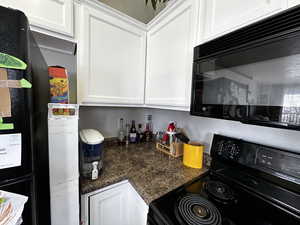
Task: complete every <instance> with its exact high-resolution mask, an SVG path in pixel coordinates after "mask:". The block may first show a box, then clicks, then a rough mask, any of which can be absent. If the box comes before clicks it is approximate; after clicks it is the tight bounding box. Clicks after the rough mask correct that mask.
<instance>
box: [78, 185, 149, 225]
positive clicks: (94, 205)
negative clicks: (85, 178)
mask: <svg viewBox="0 0 300 225" xmlns="http://www.w3.org/2000/svg"><path fill="white" fill-rule="evenodd" d="M147 213H148V206H147V204H146V203H145V202H144V201H143V200H142V198H141V197H140V196H139V195H138V194H137V192H136V191H135V190H134V188H133V187H132V186H131V184H130V183H129V182H128V181H123V182H120V183H118V184H114V185H111V186H109V187H106V188H104V189H101V190H98V191H95V192H92V193H89V194H86V195H83V196H82V213H81V214H82V222H83V225H116V224H118V225H146V223H147Z"/></svg>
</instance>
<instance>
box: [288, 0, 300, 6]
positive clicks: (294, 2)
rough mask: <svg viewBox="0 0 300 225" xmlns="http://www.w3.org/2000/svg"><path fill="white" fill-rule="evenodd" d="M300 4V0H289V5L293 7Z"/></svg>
mask: <svg viewBox="0 0 300 225" xmlns="http://www.w3.org/2000/svg"><path fill="white" fill-rule="evenodd" d="M299 4H300V0H288V7H293V6H296V5H299Z"/></svg>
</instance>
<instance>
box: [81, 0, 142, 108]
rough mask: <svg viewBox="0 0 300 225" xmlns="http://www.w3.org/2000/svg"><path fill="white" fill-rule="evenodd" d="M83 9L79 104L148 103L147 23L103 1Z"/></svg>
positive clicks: (85, 4) (84, 6) (86, 5)
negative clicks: (146, 96) (107, 5)
mask: <svg viewBox="0 0 300 225" xmlns="http://www.w3.org/2000/svg"><path fill="white" fill-rule="evenodd" d="M80 10H81V11H80V14H81V15H80V23H81V24H80V28H79V39H78V43H80V44H78V74H77V81H78V82H77V88H78V96H77V97H78V102H79V104H85V105H129V106H130V105H141V104H144V79H145V56H146V26H145V25H144V24H142V23H139V22H137V21H135V20H134V19H131V18H129V17H128V16H125V15H123V14H121V13H118V12H117V11H115V10H112V9H111V8H108V7H106V6H104V5H103V4H93V3H92V2H90V3H89V2H88V1H87V2H85V3H84V4H82V5H81V9H80Z"/></svg>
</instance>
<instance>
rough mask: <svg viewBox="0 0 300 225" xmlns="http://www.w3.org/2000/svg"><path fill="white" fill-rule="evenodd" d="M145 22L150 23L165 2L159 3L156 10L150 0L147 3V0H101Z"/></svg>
mask: <svg viewBox="0 0 300 225" xmlns="http://www.w3.org/2000/svg"><path fill="white" fill-rule="evenodd" d="M99 1H101V2H103V3H105V4H106V5H109V6H111V7H112V8H115V9H117V10H119V11H121V12H123V13H125V14H127V15H129V16H131V17H133V18H135V19H137V20H139V21H141V22H143V23H148V22H149V21H150V20H151V19H153V18H154V16H155V15H157V13H158V12H160V10H161V9H163V8H164V4H162V3H161V4H158V9H157V10H156V11H154V9H153V8H152V5H151V0H149V2H148V4H147V5H146V3H145V0H99Z"/></svg>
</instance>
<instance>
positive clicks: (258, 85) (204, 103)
mask: <svg viewBox="0 0 300 225" xmlns="http://www.w3.org/2000/svg"><path fill="white" fill-rule="evenodd" d="M203 45H205V44H203ZM201 49H203V47H202V45H200V46H198V47H196V48H195V61H194V64H193V84H192V99H191V114H192V115H197V116H206V117H213V118H220V119H229V120H238V121H241V122H244V123H250V124H257V125H264V126H273V127H281V128H288V129H296V130H300V34H298V35H295V34H294V35H290V36H285V37H280V38H277V39H276V40H274V39H272V40H269V41H265V42H263V43H259V44H256V45H252V46H247V47H244V48H239V49H235V50H231V51H228V52H226V53H224V52H223V53H222V54H220V55H218V54H217V55H214V56H209V57H202V58H197V57H196V55H197V51H201Z"/></svg>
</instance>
